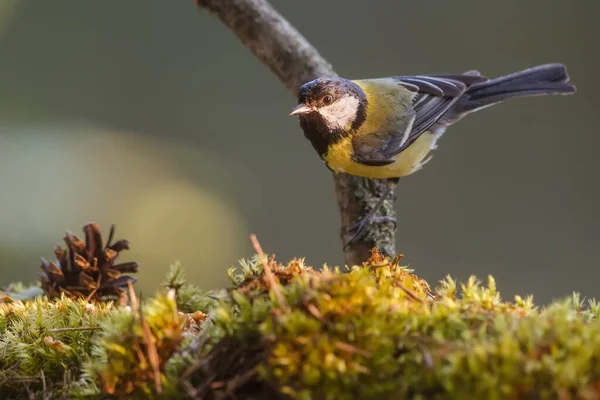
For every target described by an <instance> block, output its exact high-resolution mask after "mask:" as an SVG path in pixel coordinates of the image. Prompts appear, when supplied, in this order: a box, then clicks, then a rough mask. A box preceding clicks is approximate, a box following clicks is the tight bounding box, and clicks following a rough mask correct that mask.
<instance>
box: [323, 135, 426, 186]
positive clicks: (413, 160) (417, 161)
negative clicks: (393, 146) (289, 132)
mask: <svg viewBox="0 0 600 400" xmlns="http://www.w3.org/2000/svg"><path fill="white" fill-rule="evenodd" d="M437 139H438V135H435V134H433V133H432V132H430V131H426V132H423V134H422V135H421V136H419V138H418V139H417V140H415V142H414V143H412V144H411V145H410V146H408V147H407V148H406V149H404V150H403V151H402V152H400V154H397V155H396V156H395V157H394V159H395V162H394V163H393V164H389V165H385V166H380V167H374V166H369V165H364V164H359V163H357V162H355V161H353V160H352V140H350V138H348V140H342V141H341V142H340V143H337V144H334V145H332V146H330V148H329V151H328V152H327V154H326V155H325V157H324V160H325V162H326V163H327V165H328V166H329V168H331V169H333V170H334V171H337V172H345V173H348V174H351V175H357V176H364V177H366V178H377V179H385V178H399V177H402V176H406V175H410V174H412V173H413V172H416V171H418V170H419V169H420V168H421V167H422V166H423V165H424V164H425V163H426V162H427V161H429V160H428V159H427V160H426V157H427V155H428V154H429V152H430V151H431V150H433V149H434V148H435V145H436V142H437Z"/></svg>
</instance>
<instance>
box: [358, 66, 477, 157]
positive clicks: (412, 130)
mask: <svg viewBox="0 0 600 400" xmlns="http://www.w3.org/2000/svg"><path fill="white" fill-rule="evenodd" d="M391 79H393V80H394V81H396V82H397V83H398V84H399V85H402V86H403V87H405V88H406V89H408V90H410V91H412V92H416V95H415V96H414V98H413V103H412V112H411V113H409V114H407V115H406V116H405V118H403V119H402V120H401V122H400V124H399V125H398V126H397V127H396V128H395V130H394V132H381V134H380V135H378V136H379V137H380V138H379V140H377V141H378V142H379V145H378V146H377V148H373V146H369V145H366V143H363V139H364V138H360V137H357V138H356V139H355V141H354V143H353V147H354V156H353V158H354V160H355V161H356V162H359V163H362V164H365V165H373V166H381V165H388V164H391V163H393V162H394V160H393V157H394V156H395V155H397V154H398V153H400V152H401V151H402V150H404V149H406V148H407V147H408V146H410V145H411V144H412V143H413V142H414V141H415V140H417V138H418V137H419V136H421V134H422V133H423V132H425V131H426V130H427V129H429V128H431V127H432V126H433V125H434V124H435V123H436V122H437V121H438V120H439V118H440V117H441V116H442V115H443V114H444V113H445V112H446V111H448V109H449V108H450V107H451V106H452V105H453V104H454V103H455V102H456V101H457V100H458V99H459V98H460V96H461V95H462V94H463V93H464V92H465V91H466V89H467V88H468V87H469V86H470V85H472V84H474V83H477V82H482V81H485V80H487V78H486V77H484V76H481V75H480V74H479V72H477V71H468V72H466V73H465V74H447V75H412V76H395V77H392V78H391ZM368 139H369V140H372V139H373V138H368ZM364 140H366V139H364Z"/></svg>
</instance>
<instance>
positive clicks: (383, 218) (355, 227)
mask: <svg viewBox="0 0 600 400" xmlns="http://www.w3.org/2000/svg"><path fill="white" fill-rule="evenodd" d="M387 222H393V223H394V230H395V229H396V218H395V217H391V216H389V215H374V216H371V217H369V216H365V217H362V218H360V219H357V220H356V221H354V223H353V224H352V225H351V226H350V227H349V228H348V230H347V231H346V235H345V237H346V238H348V239H347V240H346V243H345V244H344V250H345V249H346V247H348V246H350V245H351V244H353V243H356V241H357V240H359V239H361V238H362V237H363V236H364V235H365V233H366V228H367V226H368V225H371V224H382V223H387Z"/></svg>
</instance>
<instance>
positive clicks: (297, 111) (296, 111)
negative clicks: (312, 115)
mask: <svg viewBox="0 0 600 400" xmlns="http://www.w3.org/2000/svg"><path fill="white" fill-rule="evenodd" d="M311 111H312V108H310V107H308V106H306V105H305V104H298V105H297V106H296V107H295V108H294V109H293V110H292V112H291V113H290V115H300V114H306V113H309V112H311Z"/></svg>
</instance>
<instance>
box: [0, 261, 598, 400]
mask: <svg viewBox="0 0 600 400" xmlns="http://www.w3.org/2000/svg"><path fill="white" fill-rule="evenodd" d="M399 261H400V260H399V258H396V259H395V260H391V259H388V258H383V257H381V256H380V255H379V254H377V253H375V254H374V256H373V257H372V258H371V259H370V260H369V262H368V263H366V264H365V265H363V266H356V267H353V268H351V269H349V270H348V271H343V272H342V271H339V270H338V269H330V268H326V267H325V268H323V269H322V270H321V271H315V270H313V269H312V268H310V267H307V266H305V265H304V263H303V262H302V260H293V261H291V262H290V263H288V264H287V265H281V264H277V263H276V262H275V261H273V260H267V259H266V257H265V256H260V257H255V258H254V259H252V260H250V261H245V262H242V265H241V268H240V269H238V270H231V271H230V277H231V280H232V283H233V284H232V287H230V288H229V289H226V290H221V291H217V292H211V293H202V292H201V291H199V290H198V289H197V288H196V287H194V286H192V285H189V284H187V283H185V279H184V277H183V275H182V270H181V268H180V267H179V266H175V267H174V268H173V269H172V271H171V273H170V274H169V276H168V280H167V282H166V284H165V286H166V291H165V292H166V293H165V292H163V293H160V294H157V296H155V297H154V298H152V299H148V300H145V301H139V300H138V299H137V298H135V295H133V296H130V297H131V298H132V299H133V300H131V301H130V305H129V306H127V307H116V306H113V305H111V304H93V305H91V304H89V303H86V302H85V301H84V300H80V301H79V300H75V301H74V300H69V299H66V298H61V299H59V300H56V301H54V302H50V301H48V300H47V299H45V298H37V299H35V300H32V301H20V300H14V301H13V300H10V299H8V298H6V299H5V302H4V303H3V304H0V350H2V352H3V353H4V355H2V354H0V370H1V371H2V372H0V394H2V396H3V398H18V396H22V395H24V394H25V395H26V394H27V392H30V393H33V394H36V393H37V395H38V396H40V398H41V397H42V396H52V397H51V398H55V397H60V396H61V395H63V394H67V395H68V396H69V397H85V396H92V397H97V396H99V395H100V394H102V395H103V396H114V397H118V398H122V397H123V396H128V397H129V398H205V399H217V398H237V399H243V398H257V399H265V398H299V399H355V398H357V399H372V398H373V399H403V398H417V399H418V398H423V399H430V398H433V399H435V398H440V399H446V398H451V399H487V398H489V399H506V398H509V399H519V398H528V399H529V398H531V399H537V398H549V399H554V398H561V399H571V398H573V399H575V398H581V399H595V398H599V397H600V321H599V320H598V314H599V313H600V307H599V306H598V304H597V303H595V302H593V301H590V302H585V303H584V302H583V301H581V300H580V299H579V297H578V296H577V295H573V296H572V297H571V298H568V299H565V300H562V301H559V302H555V303H553V304H551V305H549V306H547V307H544V308H542V309H539V308H537V307H535V306H534V304H533V302H532V299H531V298H520V297H517V298H515V299H514V301H503V300H502V299H501V298H500V295H499V293H498V291H497V289H496V284H495V282H494V280H493V279H492V278H491V277H490V278H488V281H487V284H486V285H482V284H481V283H480V282H478V281H477V280H476V279H475V278H471V279H469V280H468V281H467V282H466V283H464V284H458V283H457V282H455V281H453V280H452V279H451V278H449V277H448V278H446V279H444V280H443V281H442V282H441V283H440V284H439V285H437V286H436V287H433V288H432V287H430V286H429V285H428V284H427V283H426V282H424V281H423V280H421V279H420V278H419V277H418V276H416V275H414V274H413V273H412V271H411V270H408V269H406V268H404V267H401V266H400V265H399ZM265 265H266V266H267V268H265ZM91 307H93V312H90V310H91ZM204 313H206V314H204ZM63 328H81V330H76V329H63ZM57 329H62V330H58V331H57ZM11 396H12V397H11Z"/></svg>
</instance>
